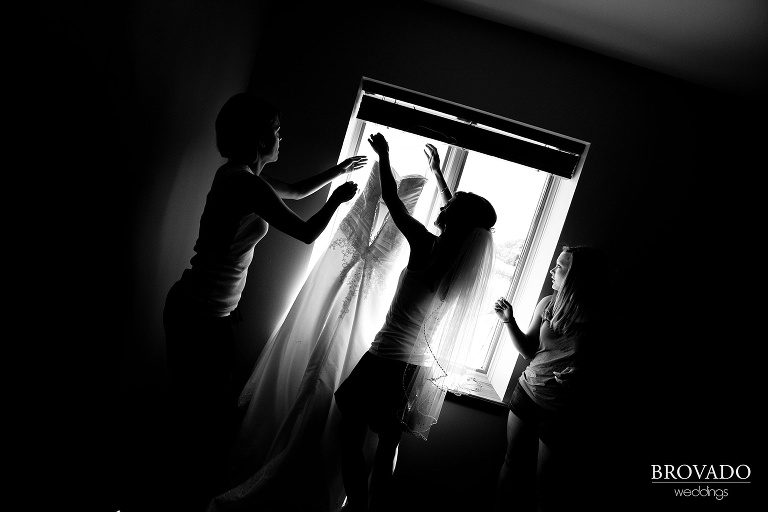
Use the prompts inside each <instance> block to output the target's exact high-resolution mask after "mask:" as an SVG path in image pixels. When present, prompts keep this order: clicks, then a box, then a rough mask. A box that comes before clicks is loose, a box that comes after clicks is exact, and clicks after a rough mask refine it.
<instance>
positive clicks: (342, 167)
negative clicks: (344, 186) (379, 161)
mask: <svg viewBox="0 0 768 512" xmlns="http://www.w3.org/2000/svg"><path fill="white" fill-rule="evenodd" d="M367 162H368V157H367V156H359V155H358V156H351V157H349V158H347V159H346V160H344V161H343V162H341V163H340V164H339V165H337V167H338V168H339V176H341V175H342V174H347V173H350V172H353V171H356V170H358V169H360V168H362V167H363V166H364V165H365V164H366V163H367Z"/></svg>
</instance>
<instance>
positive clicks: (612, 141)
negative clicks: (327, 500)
mask: <svg viewBox="0 0 768 512" xmlns="http://www.w3.org/2000/svg"><path fill="white" fill-rule="evenodd" d="M269 3H270V2H246V1H237V0H231V1H227V2H216V3H214V2H204V1H195V2H173V1H164V2H141V1H132V2H122V3H117V4H112V5H111V7H109V8H107V7H103V6H99V7H97V6H94V5H90V4H87V3H82V4H75V5H70V4H68V5H67V6H66V7H65V6H63V5H62V4H60V3H56V2H54V3H51V4H50V5H51V7H50V10H49V14H50V16H49V21H50V26H51V30H50V31H49V35H50V36H51V37H50V38H49V40H48V43H49V44H48V46H49V53H48V55H49V56H50V57H52V58H51V59H50V62H45V64H46V65H48V69H50V75H51V76H53V77H56V78H57V83H58V84H59V87H58V89H57V91H56V92H55V93H54V96H55V98H54V100H55V101H54V105H55V106H56V108H55V109H54V110H53V113H54V114H55V115H54V116H53V117H54V118H55V119H57V120H59V121H60V122H58V123H54V129H55V130H56V131H55V132H54V133H57V134H58V136H57V140H58V141H59V142H60V143H59V144H56V145H54V146H53V148H52V149H53V150H54V151H53V152H54V153H56V156H57V158H58V159H59V161H64V162H67V163H71V162H77V163H78V164H79V165H80V166H79V167H78V168H77V169H78V171H77V172H69V173H60V174H59V175H58V178H54V179H55V180H60V182H61V184H62V185H64V184H66V186H67V190H72V193H71V194H68V197H67V198H66V200H63V199H62V200H61V202H60V203H58V202H57V203H56V204H55V205H56V206H57V207H58V208H56V209H55V211H56V217H57V221H58V222H59V223H60V224H61V225H63V226H65V229H63V230H62V232H61V234H60V236H59V237H58V238H56V239H55V240H52V241H51V242H52V243H53V244H54V245H55V247H57V249H58V251H59V252H60V253H64V256H61V261H63V262H67V263H71V264H70V265H69V266H68V267H67V271H66V272H58V273H56V275H57V276H61V275H62V274H65V275H64V276H63V277H61V279H60V280H59V278H57V277H51V281H50V282H51V283H54V285H53V286H49V287H47V288H46V291H45V292H44V294H43V295H44V296H43V297H42V298H41V301H42V302H43V303H44V304H51V305H53V307H52V308H51V309H54V310H59V309H60V310H62V311H63V312H64V313H63V314H62V317H63V320H65V321H66V323H65V324H63V325H66V326H67V329H68V330H70V331H71V332H76V333H78V334H79V336H78V337H77V338H76V339H77V341H76V342H74V344H73V345H70V346H69V347H68V350H70V351H75V352H77V353H78V354H80V353H82V354H83V355H84V356H85V357H86V358H87V360H88V365H87V371H85V372H80V373H77V374H76V375H75V376H74V377H73V378H74V380H76V381H77V382H78V383H79V384H82V386H80V387H79V389H80V390H84V395H83V396H84V397H85V398H84V399H83V401H84V402H85V403H84V405H83V407H84V408H85V409H88V410H91V411H92V410H93V409H97V410H98V409H99V407H102V405H103V404H104V403H109V398H106V399H105V395H108V394H110V393H109V392H111V391H112V390H115V389H120V390H121V393H119V394H117V396H119V397H121V400H124V403H119V404H118V407H117V409H120V411H119V418H120V420H121V421H122V422H123V423H126V422H127V425H128V427H127V428H126V431H130V435H129V436H128V437H129V441H127V443H128V444H129V445H130V448H136V447H138V446H139V445H140V444H141V442H143V441H145V440H146V439H147V438H151V437H152V436H154V435H156V434H157V431H156V430H153V429H155V428H156V426H157V425H158V424H159V423H161V422H162V418H163V414H164V413H163V410H162V405H161V404H162V403H163V402H162V400H161V398H160V397H161V396H162V393H163V392H164V389H165V388H164V385H165V379H166V374H165V367H164V364H165V356H164V341H163V332H162V325H161V321H160V318H161V312H162V306H163V301H164V298H165V294H166V292H167V290H168V288H169V287H170V286H171V284H172V283H173V282H174V281H175V280H176V279H178V276H179V275H180V274H181V272H182V270H183V269H184V268H186V266H187V265H188V261H189V258H190V257H191V255H192V246H193V245H194V241H195V238H196V235H197V225H198V221H199V216H200V213H201V212H202V207H203V204H204V199H205V194H206V193H207V191H208V187H209V186H210V182H211V180H212V177H213V172H214V171H215V169H216V168H217V167H218V165H220V163H221V162H222V161H221V159H220V158H219V157H218V155H217V153H216V152H215V148H214V146H213V120H214V118H215V115H216V113H217V111H218V108H219V107H220V105H221V104H222V103H223V102H224V101H225V100H226V98H227V97H229V96H230V95H232V94H234V93H235V92H239V91H241V90H243V89H245V88H246V87H247V86H248V84H249V83H250V88H251V89H252V90H255V91H257V92H259V93H261V94H263V95H265V96H266V97H268V98H269V99H271V100H273V101H274V102H275V103H277V104H278V105H279V106H280V107H281V109H282V110H283V113H284V115H283V119H282V125H283V129H282V130H281V131H282V133H283V136H284V142H283V144H282V146H283V148H282V149H283V151H281V158H280V161H279V162H277V163H275V164H272V165H271V166H270V167H271V168H268V172H269V173H270V174H274V175H279V176H281V177H282V178H284V179H286V180H288V181H291V180H293V179H298V178H300V177H303V176H306V175H308V174H309V173H311V172H313V171H316V170H320V169H323V168H326V167H328V166H330V165H332V164H333V163H335V162H336V160H337V158H338V156H339V152H340V150H341V145H342V140H343V137H344V132H345V128H346V126H347V123H348V122H349V118H350V114H351V111H352V107H353V101H354V98H355V94H356V92H357V88H358V85H359V81H360V77H361V76H369V77H371V78H375V79H379V80H383V81H387V82H390V83H394V84H397V85H400V86H403V87H407V88H411V89H414V90H417V91H419V92H423V93H427V94H431V95H434V96H438V97H441V98H444V99H446V100H450V101H454V102H457V103H462V104H465V105H468V106H471V107H474V108H478V109H482V110H487V111H489V112H493V113H495V114H498V115H502V116H505V117H509V118H511V119H515V120H517V121H521V122H525V123H529V124H531V125H534V126H538V127H541V128H545V129H548V130H552V131H555V132H559V133H562V134H565V135H569V136H572V137H576V138H579V139H583V140H586V141H588V142H590V143H592V146H591V148H590V152H589V155H588V158H587V161H586V165H585V167H584V170H583V175H582V177H581V180H580V183H579V188H578V190H577V192H576V195H575V197H574V199H573V203H572V206H571V210H570V212H569V216H568V219H567V220H566V224H565V227H564V231H563V235H562V240H563V242H567V243H580V244H594V245H598V246H600V247H602V248H603V249H605V250H606V252H607V253H609V255H610V256H611V257H612V258H613V261H614V262H615V265H616V269H617V275H616V286H615V289H614V297H613V298H614V300H613V303H614V304H615V305H616V306H617V307H616V314H615V316H614V318H615V324H616V325H615V330H614V331H613V335H612V336H611V337H610V340H609V341H610V343H609V344H608V345H606V346H605V348H604V349H603V350H602V351H601V352H600V355H601V357H600V363H601V364H600V366H599V372H598V373H597V378H596V384H595V388H594V398H595V399H594V401H593V402H592V403H591V405H590V406H589V407H588V410H589V412H590V414H592V416H591V418H592V421H591V422H590V426H591V428H590V430H589V431H587V432H584V433H583V435H584V436H585V437H584V446H586V447H588V450H587V451H586V452H585V453H586V454H587V455H588V456H589V460H585V461H584V467H583V471H582V476H583V477H584V478H585V486H584V487H583V489H584V494H585V495H590V496H592V498H593V499H594V500H596V501H595V503H599V502H601V501H605V502H610V499H613V498H615V499H617V500H619V503H623V501H622V500H627V499H629V498H627V496H629V495H630V494H632V497H633V498H635V499H641V498H642V497H643V496H646V495H649V493H652V492H655V490H653V489H650V485H648V484H647V481H648V479H649V477H648V471H649V469H648V468H649V466H648V465H649V464H651V463H686V462H688V463H694V462H696V461H698V463H707V464H709V463H712V464H720V463H725V464H729V463H730V464H740V463H750V462H751V461H753V459H751V458H750V457H752V456H751V455H750V454H751V453H752V442H753V440H754V439H755V437H754V436H753V435H752V433H753V432H754V430H752V428H753V427H752V425H755V424H757V422H756V418H755V417H754V416H753V412H752V411H753V410H754V409H755V408H753V407H750V404H751V403H752V402H753V400H756V395H755V391H754V390H755V389H757V388H756V387H755V380H754V379H755V378H756V377H755V372H756V371H757V370H759V368H757V369H755V368H753V367H748V366H747V365H746V364H745V362H746V361H748V360H749V358H750V356H751V354H752V351H753V345H754V344H755V343H757V342H758V341H757V339H756V336H754V334H753V328H752V327H751V325H752V324H753V323H754V322H753V321H752V311H753V308H754V301H753V294H752V293H751V288H752V287H753V286H754V284H756V283H754V282H753V281H755V280H757V279H759V278H760V275H761V273H760V269H759V266H757V265H756V264H755V263H754V261H755V260H756V259H758V258H759V252H758V251H757V248H755V249H753V248H752V247H751V246H752V245H753V244H754V242H753V241H754V240H759V238H758V237H756V236H755V234H756V233H759V232H758V231H757V228H759V227H760V226H759V224H758V223H759V222H761V221H760V219H761V217H760V216H758V214H757V211H758V210H757V208H758V206H757V205H759V203H758V202H756V196H757V194H758V193H759V190H758V188H757V186H756V180H755V177H756V176H759V173H760V168H759V167H758V166H757V162H759V160H757V156H758V154H757V152H758V150H759V147H760V146H759V144H758V141H759V134H761V133H764V130H761V131H760V132H759V133H755V132H753V131H751V130H750V129H749V127H750V126H751V125H752V123H748V121H750V120H752V119H762V118H761V117H760V115H759V112H758V110H760V111H761V110H762V109H763V108H764V105H760V104H755V103H747V102H746V101H744V100H743V99H740V98H735V97H728V96H724V95H722V94H720V93H717V92H714V91H710V90H705V89H702V88H699V87H696V86H693V85H690V84H686V83H684V82H681V81H678V80H674V79H671V78H668V77H665V76H662V75H659V74H655V73H651V72H647V71H644V70H642V69H640V68H637V67H634V66H631V65H628V64H625V63H622V62H619V61H615V60H612V59H608V58H605V57H602V56H598V55H595V54H591V53H588V52H585V51H581V50H578V49H575V48H572V47H569V46H566V45H562V44H559V43H555V42H552V41H549V40H546V39H543V38H539V37H536V36H532V35H530V34H527V33H524V32H521V31H516V30H512V29H509V28H505V27H502V26H500V25H496V24H493V23H490V22H486V21H481V20H476V19H472V18H469V17H466V16H464V15H460V14H457V13H453V12H450V11H447V10H443V9H441V8H437V7H435V6H432V5H429V4H423V3H420V2H388V3H387V4H386V6H369V5H367V4H366V5H358V3H355V4H354V5H352V6H351V7H350V6H345V5H340V4H344V2H340V3H335V2H333V3H332V2H323V3H320V2H317V3H312V4H311V5H309V6H308V5H306V4H305V3H299V2H289V1H282V2H277V3H276V4H277V5H275V6H274V8H273V10H271V11H269V12H268V11H267V6H268V4H269ZM47 5H48V4H46V6H47ZM257 50H258V51H257ZM73 120H75V121H76V122H74V121H73ZM55 183H57V184H58V183H59V182H58V181H56V182H55ZM322 202H323V197H322V194H317V195H316V196H315V197H311V198H307V199H305V200H303V201H300V202H295V203H294V204H291V205H290V206H291V207H293V208H295V210H296V211H297V212H298V213H299V214H300V215H302V216H304V217H306V216H308V215H309V214H311V213H312V212H314V211H316V210H317V209H318V208H319V207H320V205H321V204H322ZM59 206H60V207H59ZM309 253H310V247H308V246H305V245H304V244H301V243H300V242H297V241H294V240H291V239H288V238H287V237H286V236H284V235H282V234H281V233H279V232H277V231H276V230H271V231H270V233H269V235H268V236H267V238H265V239H264V240H263V241H262V243H261V244H259V246H258V248H257V250H256V253H255V255H254V261H253V264H252V266H251V270H250V274H249V278H248V286H247V287H246V291H245V293H244V294H243V298H242V303H241V304H242V306H243V309H244V311H245V312H246V318H245V322H244V323H243V324H242V328H241V329H240V331H239V333H238V351H239V361H240V363H239V367H238V378H239V379H243V378H245V377H246V376H247V373H248V372H249V371H250V369H251V367H252V365H253V363H254V362H255V360H256V358H257V357H258V354H259V352H260V350H261V348H262V347H263V345H264V343H265V342H266V340H267V338H268V336H269V334H270V333H271V332H272V330H273V329H274V328H275V327H276V324H277V323H278V321H279V319H280V316H281V314H282V313H283V312H284V311H285V309H286V308H287V307H288V306H289V305H290V302H291V299H292V293H293V292H294V291H295V289H296V287H297V286H298V285H300V283H299V282H298V280H299V279H300V277H299V276H300V275H301V272H299V270H298V269H301V270H303V269H304V267H305V266H306V264H307V261H308V258H309ZM555 256H556V255H554V254H553V255H552V257H553V258H554V257H555ZM59 281H60V282H59ZM51 288H52V289H53V291H54V292H55V293H52V292H51ZM64 290H77V291H76V292H73V294H71V295H65V294H64V293H63V291H64ZM72 297H78V298H80V297H82V298H86V299H87V300H83V301H80V302H77V303H76V305H75V307H72V308H71V309H70V308H69V306H70V304H67V303H68V302H71V301H72ZM81 304H84V306H81ZM83 317H86V318H88V320H89V322H88V324H87V327H86V328H84V327H83V323H82V318H83ZM83 331H85V333H84V332H83ZM753 340H755V341H753ZM757 366H759V364H758V365H757ZM73 373H75V372H73ZM112 396H113V397H114V396H115V395H112ZM125 411H128V412H129V414H127V413H126V412H125ZM73 416H74V417H75V419H72V420H68V421H72V422H74V423H77V420H76V417H77V414H74V415H73ZM111 419H112V418H111V417H109V416H100V417H99V420H98V421H95V422H90V423H89V424H88V425H87V426H81V425H77V427H76V428H77V429H78V431H79V432H80V433H81V435H82V436H83V439H88V441H87V442H89V443H93V444H100V443H99V441H104V436H105V434H104V433H103V432H107V435H108V434H109V433H110V432H111V430H110V429H111V427H110V426H108V425H107V423H108V420H111ZM505 421H506V412H505V411H504V410H503V408H493V407H491V408H487V407H481V406H480V405H479V404H476V403H473V401H472V400H469V401H466V400H453V399H449V400H447V401H446V404H445V406H444V410H443V416H442V421H441V423H439V424H438V425H437V426H435V427H434V430H433V434H432V437H431V439H430V441H428V442H427V443H423V442H421V441H418V440H415V439H414V440H411V439H408V440H406V441H404V443H403V446H402V450H401V454H400V460H399V464H398V468H399V469H398V475H400V478H407V477H413V478H417V479H418V480H419V481H423V482H426V483H428V484H429V485H430V486H431V488H433V489H449V490H451V493H449V494H448V496H451V497H452V499H454V504H455V502H456V501H455V500H459V501H461V500H464V501H465V502H466V503H470V502H472V503H475V505H477V508H475V509H482V507H483V506H485V504H487V503H488V500H489V495H490V494H491V493H492V489H493V485H494V481H493V480H494V478H495V473H496V470H497V468H498V464H500V462H501V456H502V452H503V448H504V428H505ZM140 441H141V442H140ZM131 443H136V446H134V445H133V444H131ZM106 446H108V443H106ZM138 453H139V455H135V454H134V455H135V456H136V457H140V456H141V455H146V456H147V457H148V461H149V462H148V463H149V464H150V465H153V466H155V467H156V468H157V467H158V466H162V463H163V461H153V460H151V459H152V451H151V450H150V449H146V448H145V449H144V451H139V452H138ZM110 455H111V452H110V451H109V450H108V449H105V450H104V451H102V452H101V453H99V454H98V456H96V461H97V462H103V461H104V460H105V459H109V457H110ZM694 456H695V457H698V458H697V459H696V461H693V462H691V458H692V457H694ZM457 457H458V458H459V459H460V461H461V464H460V465H458V466H457V464H456V463H457ZM702 459H703V460H702ZM660 460H663V462H658V461H660ZM103 467H107V468H111V469H113V468H114V467H115V465H114V464H112V465H110V464H106V465H104V466H103ZM115 471H116V470H115ZM157 471H160V470H159V469H158V470H157ZM598 475H599V476H600V477H601V478H605V479H607V480H605V479H601V478H598ZM109 476H110V471H109V470H105V471H103V472H102V475H101V478H102V479H101V480H99V481H101V482H104V481H110V478H109ZM125 478H127V479H128V484H129V485H131V484H134V483H136V482H134V481H132V480H131V478H138V477H135V475H134V476H129V477H125ZM457 479H460V481H461V482H462V483H461V485H458V486H457V485H456V481H457ZM139 480H140V478H139ZM606 482H607V483H606ZM110 485H114V483H111V484H108V485H104V486H102V487H103V488H104V487H106V488H109V486H110ZM136 485H140V482H139V483H136ZM147 492H148V491H147ZM483 493H485V494H483ZM609 497H610V499H609ZM473 500H477V501H473ZM654 503H656V504H658V502H654ZM617 508H622V507H621V505H617Z"/></svg>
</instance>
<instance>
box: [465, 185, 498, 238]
mask: <svg viewBox="0 0 768 512" xmlns="http://www.w3.org/2000/svg"><path fill="white" fill-rule="evenodd" d="M455 195H456V199H459V198H462V200H463V201H466V202H467V204H468V205H470V206H468V207H467V208H466V212H463V211H462V222H464V223H466V224H468V225H470V226H471V227H473V228H482V229H487V230H490V229H491V228H492V227H493V226H494V225H495V224H496V219H497V217H496V209H495V208H494V207H493V205H492V204H491V203H490V201H488V200H487V199H486V198H484V197H483V196H479V195H477V194H475V193H474V192H463V191H459V192H456V194H455Z"/></svg>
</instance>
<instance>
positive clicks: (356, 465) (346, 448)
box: [335, 134, 496, 512]
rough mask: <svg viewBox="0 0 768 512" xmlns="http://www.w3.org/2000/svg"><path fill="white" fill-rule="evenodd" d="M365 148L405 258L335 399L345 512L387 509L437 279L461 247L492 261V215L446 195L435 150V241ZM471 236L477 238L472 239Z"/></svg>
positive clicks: (374, 142) (468, 196) (377, 144)
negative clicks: (373, 440)
mask: <svg viewBox="0 0 768 512" xmlns="http://www.w3.org/2000/svg"><path fill="white" fill-rule="evenodd" d="M368 142H369V143H370V144H371V146H372V147H373V149H374V151H376V153H377V154H378V156H379V165H380V180H381V190H382V198H383V200H384V202H385V203H386V205H387V207H388V209H389V212H390V214H391V216H392V220H393V221H394V223H395V224H396V226H397V227H398V229H400V231H401V232H402V233H403V236H404V237H405V239H406V240H407V242H408V245H409V247H410V254H409V259H408V264H407V266H406V268H404V269H403V271H402V273H401V274H400V279H399V282H398V287H397V290H396V292H395V295H394V298H393V300H392V303H391V305H390V309H389V311H388V313H387V315H386V318H385V320H384V325H383V326H382V328H381V330H380V331H379V333H378V334H377V335H376V336H375V337H374V340H373V343H372V344H371V348H370V349H369V350H368V352H367V353H366V354H365V355H364V356H363V358H362V359H361V360H360V362H359V363H358V364H357V366H356V367H355V368H354V369H353V370H352V373H351V374H350V375H349V377H348V378H347V379H346V380H345V381H344V382H343V383H342V384H341V386H340V387H339V389H338V390H337V391H336V393H335V398H336V403H337V406H338V407H339V410H340V411H341V413H342V420H341V421H342V425H341V470H342V476H343V481H344V487H345V490H346V494H347V506H346V507H345V509H344V510H345V511H346V510H348V511H350V512H356V511H367V510H385V509H386V508H385V497H386V496H387V495H388V494H389V492H388V491H389V485H390V483H391V478H392V472H393V470H394V462H395V457H396V453H397V447H398V445H399V442H400V438H401V436H402V432H403V430H404V429H405V426H404V423H403V422H402V421H401V418H402V415H401V414H399V413H402V410H403V409H404V408H405V407H406V400H407V397H408V395H407V393H406V389H405V388H407V384H408V382H407V381H408V380H409V379H410V378H411V377H412V375H413V374H414V373H415V372H417V371H418V369H419V367H420V365H423V364H427V360H428V356H429V354H428V353H427V350H428V348H429V347H428V346H427V345H424V346H423V349H421V351H420V352H421V353H416V354H414V350H415V349H416V348H417V347H419V346H420V345H418V339H417V338H419V336H420V333H421V332H422V331H423V329H424V325H425V322H426V321H428V317H429V310H430V305H431V304H432V303H433V300H434V298H435V296H436V295H437V294H439V293H440V292H441V287H442V283H444V281H445V279H444V278H446V276H449V275H451V276H452V275H453V274H452V273H451V272H452V269H453V268H454V267H455V266H456V265H457V260H458V257H459V254H461V253H462V251H464V252H466V247H467V245H481V244H486V245H487V244H488V243H490V244H491V245H490V248H491V251H490V253H491V254H492V238H491V236H490V229H491V227H493V225H494V224H495V222H496V212H495V211H494V209H493V206H491V204H490V203H489V202H488V201H487V200H485V199H484V198H482V197H480V196H478V195H475V194H472V193H467V192H457V193H456V194H455V195H453V194H451V192H450V191H449V190H448V187H447V185H446V183H445V180H444V179H443V176H442V173H441V171H440V165H439V157H438V154H437V150H436V149H435V148H434V146H431V145H429V144H428V145H427V150H426V151H425V152H426V153H427V157H428V159H429V163H430V169H431V170H432V172H433V173H434V175H435V177H436V179H437V183H438V186H439V188H440V189H441V197H442V199H443V200H444V201H445V203H446V204H445V206H443V207H442V208H441V209H440V214H439V215H438V217H437V220H436V221H435V225H436V226H437V227H438V228H439V229H440V230H441V234H440V236H435V235H433V234H432V233H430V232H429V231H428V230H427V228H426V227H424V225H422V224H421V223H420V222H419V221H417V220H416V219H414V218H413V217H411V215H410V214H409V213H408V211H407V210H406V208H405V207H404V206H403V204H402V202H401V201H400V199H399V198H398V197H397V189H396V183H395V179H394V177H393V174H392V170H391V167H390V162H389V146H388V144H387V141H386V139H385V138H384V137H383V136H382V135H381V134H375V135H373V136H371V138H370V139H369V140H368ZM478 231H480V232H482V233H484V235H477V232H478ZM489 241H490V242H489ZM462 268H464V267H462ZM476 271H477V269H476V268H472V269H470V270H469V272H466V271H464V272H465V274H466V275H463V276H462V277H463V278H466V279H468V280H471V279H472V278H473V277H474V273H475V272H476ZM452 279H453V277H452ZM418 351H419V350H417V352H418ZM368 427H370V428H371V430H372V431H374V432H375V433H377V434H378V446H377V449H376V455H375V458H374V463H373V468H372V470H371V475H370V485H369V483H368V480H369V475H368V473H367V470H366V464H365V460H364V456H363V451H362V446H363V443H364V440H365V436H366V433H367V430H368Z"/></svg>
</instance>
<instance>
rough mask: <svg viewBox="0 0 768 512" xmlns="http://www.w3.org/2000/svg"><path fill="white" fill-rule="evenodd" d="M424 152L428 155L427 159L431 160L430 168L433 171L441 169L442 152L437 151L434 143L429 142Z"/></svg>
mask: <svg viewBox="0 0 768 512" xmlns="http://www.w3.org/2000/svg"><path fill="white" fill-rule="evenodd" d="M424 154H425V155H427V161H428V162H429V168H430V169H432V172H437V171H439V170H440V154H439V153H438V152H437V148H436V147H435V146H433V145H432V144H427V149H425V150H424Z"/></svg>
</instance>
